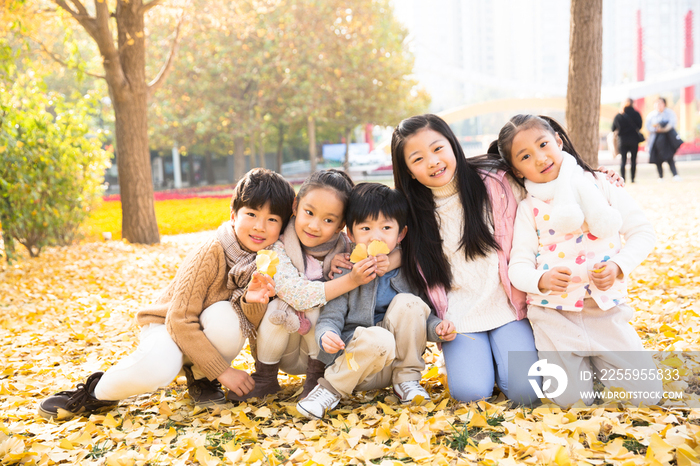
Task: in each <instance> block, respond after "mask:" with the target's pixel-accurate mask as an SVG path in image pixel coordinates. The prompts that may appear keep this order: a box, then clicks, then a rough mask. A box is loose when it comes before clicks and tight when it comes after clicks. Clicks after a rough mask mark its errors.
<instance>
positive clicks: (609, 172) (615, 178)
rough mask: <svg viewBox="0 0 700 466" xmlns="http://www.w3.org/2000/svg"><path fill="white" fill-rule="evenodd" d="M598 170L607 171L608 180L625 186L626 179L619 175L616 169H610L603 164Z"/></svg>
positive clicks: (616, 184)
mask: <svg viewBox="0 0 700 466" xmlns="http://www.w3.org/2000/svg"><path fill="white" fill-rule="evenodd" d="M598 171H599V172H602V173H605V175H606V177H607V179H608V181H610V183H611V184H614V185H615V186H620V187H623V186H624V185H625V179H624V178H623V177H621V176H620V175H618V174H617V172H616V171H615V170H610V169H608V168H605V167H604V166H602V165H601V166H600V167H598Z"/></svg>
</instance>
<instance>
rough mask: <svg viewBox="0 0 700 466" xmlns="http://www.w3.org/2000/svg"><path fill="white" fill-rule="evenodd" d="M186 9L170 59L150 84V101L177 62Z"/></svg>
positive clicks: (176, 29)
mask: <svg viewBox="0 0 700 466" xmlns="http://www.w3.org/2000/svg"><path fill="white" fill-rule="evenodd" d="M157 1H159V0H153V1H152V2H151V3H149V5H151V4H153V3H156V2H157ZM185 8H186V6H185V7H183V8H182V12H181V13H180V19H179V20H178V22H177V27H176V28H175V38H174V39H173V45H172V47H170V53H169V54H168V58H167V60H166V61H165V63H164V64H163V67H162V68H161V69H160V71H159V72H158V75H157V76H156V77H155V78H154V79H153V81H151V82H150V83H149V84H148V97H149V99H150V98H151V97H152V96H153V94H155V92H156V91H157V90H158V88H160V87H161V86H162V85H163V83H164V82H165V80H166V79H168V75H169V74H170V72H171V71H172V67H173V66H172V65H173V62H174V61H175V56H176V55H177V50H178V48H179V45H180V32H181V31H182V25H183V23H184V22H185Z"/></svg>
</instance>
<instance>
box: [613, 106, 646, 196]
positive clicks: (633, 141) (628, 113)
mask: <svg viewBox="0 0 700 466" xmlns="http://www.w3.org/2000/svg"><path fill="white" fill-rule="evenodd" d="M632 103H633V102H632V99H625V101H624V102H623V103H622V107H621V108H620V113H618V114H617V115H615V118H614V119H613V124H612V130H613V131H616V132H617V151H618V153H619V154H620V157H621V158H622V160H621V162H620V176H622V178H624V180H625V181H627V176H626V174H625V167H626V165H627V154H629V155H630V172H631V180H632V183H634V175H635V173H636V171H637V151H638V150H639V143H640V142H642V141H643V140H644V136H643V135H642V133H640V132H639V130H640V129H642V115H640V114H639V112H638V111H637V110H635V108H634V107H633V106H632Z"/></svg>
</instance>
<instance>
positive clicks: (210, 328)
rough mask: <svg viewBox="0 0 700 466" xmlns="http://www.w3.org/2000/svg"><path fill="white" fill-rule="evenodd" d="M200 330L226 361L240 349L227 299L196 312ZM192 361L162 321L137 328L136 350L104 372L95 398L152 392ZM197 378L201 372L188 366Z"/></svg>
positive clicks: (241, 342) (238, 329) (236, 325)
mask: <svg viewBox="0 0 700 466" xmlns="http://www.w3.org/2000/svg"><path fill="white" fill-rule="evenodd" d="M199 318H200V323H201V325H202V331H203V332H204V334H205V335H206V337H207V338H208V339H209V341H210V342H211V343H212V345H214V347H215V348H216V349H217V350H218V351H219V353H220V354H221V355H222V356H223V358H224V359H226V360H227V361H229V362H232V361H233V360H234V359H235V358H236V356H238V353H240V352H241V349H243V345H244V344H245V338H244V337H243V334H242V333H241V326H240V321H239V320H238V319H239V318H238V314H237V313H236V311H235V310H234V309H233V307H232V306H231V303H229V302H228V301H219V302H218V303H214V304H212V305H211V306H209V307H208V308H206V309H205V310H204V311H202V313H201V314H200V317H199ZM188 364H192V362H191V361H190V360H189V358H188V357H187V356H185V355H184V354H183V353H182V351H181V350H180V347H178V346H177V344H176V343H175V342H174V341H173V339H172V337H171V336H170V334H169V333H168V330H167V329H166V327H165V325H164V324H150V325H146V326H145V327H143V328H142V329H141V336H140V338H139V346H138V348H136V351H134V352H133V353H131V354H130V355H129V356H127V357H125V358H124V359H121V360H120V361H119V362H118V363H117V364H116V365H115V366H113V367H111V368H110V369H108V370H107V372H105V373H104V375H103V376H102V378H101V379H100V381H99V382H98V383H97V386H96V387H95V397H96V398H97V399H98V400H123V399H124V398H128V397H130V396H134V395H140V394H142V393H148V392H152V391H154V390H157V389H158V388H160V387H163V386H166V385H168V384H169V383H170V382H172V381H173V380H174V379H175V378H176V377H177V376H178V374H179V373H180V372H181V370H182V366H184V365H188ZM192 372H193V374H194V376H195V378H197V379H201V378H203V377H204V374H202V372H201V371H200V370H199V369H198V368H197V366H193V367H192Z"/></svg>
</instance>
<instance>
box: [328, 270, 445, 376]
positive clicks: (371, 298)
mask: <svg viewBox="0 0 700 466" xmlns="http://www.w3.org/2000/svg"><path fill="white" fill-rule="evenodd" d="M346 273H349V270H343V275H345V274H346ZM338 276H340V275H337V276H336V277H338ZM389 283H390V284H391V287H392V288H393V289H394V290H395V291H396V292H397V293H411V294H415V295H418V293H416V290H415V289H414V288H413V287H411V286H410V285H409V283H408V280H406V278H405V276H404V274H403V271H401V270H399V273H398V274H397V275H396V276H395V277H394V278H392V279H390V281H389ZM377 288H378V280H376V279H375V280H372V281H371V282H369V283H367V284H366V285H362V286H360V287H358V288H355V289H354V290H352V291H350V292H348V293H345V294H344V295H342V296H338V297H337V298H335V299H333V300H331V301H330V302H328V303H327V304H326V305H325V306H324V307H323V309H321V315H320V316H319V318H318V322H316V334H315V336H316V340H317V341H318V346H319V348H320V350H319V353H318V360H319V361H323V362H325V363H326V364H332V363H333V361H335V358H337V357H338V356H340V355H341V354H342V353H343V352H342V351H338V352H337V353H335V354H329V353H326V352H325V351H324V350H323V346H322V345H321V337H322V336H323V334H324V333H326V332H328V331H331V332H335V333H336V334H337V335H340V338H342V340H343V341H344V342H345V344H346V345H347V344H348V343H350V340H351V339H352V336H353V335H354V333H355V329H356V328H357V327H372V326H374V308H375V307H376V302H377ZM421 299H423V301H425V302H428V301H427V300H426V299H424V298H423V297H422V296H421ZM440 322H442V320H441V319H440V318H439V317H438V316H436V315H435V311H432V312H431V313H430V316H429V317H428V322H427V325H426V331H427V333H428V335H427V336H428V341H441V340H440V339H439V337H438V336H437V333H435V327H437V326H438V324H439V323H440Z"/></svg>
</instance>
